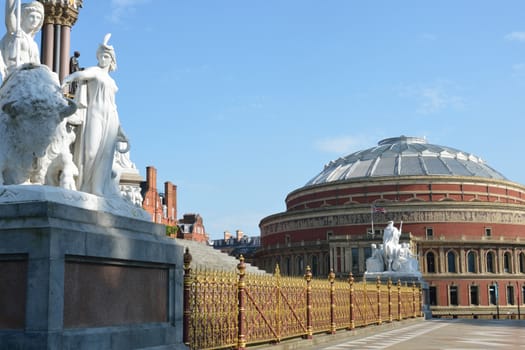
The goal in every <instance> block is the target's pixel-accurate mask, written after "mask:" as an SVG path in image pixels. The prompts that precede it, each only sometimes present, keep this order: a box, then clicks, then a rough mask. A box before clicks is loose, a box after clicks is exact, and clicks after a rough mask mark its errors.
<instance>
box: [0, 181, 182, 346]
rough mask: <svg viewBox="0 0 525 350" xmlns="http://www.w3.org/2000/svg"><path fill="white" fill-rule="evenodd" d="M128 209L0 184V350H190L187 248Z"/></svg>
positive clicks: (55, 190)
mask: <svg viewBox="0 0 525 350" xmlns="http://www.w3.org/2000/svg"><path fill="white" fill-rule="evenodd" d="M124 207H125V205H124V204H122V203H120V204H118V203H108V202H107V201H105V200H104V199H101V198H98V197H95V196H91V195H88V194H85V193H80V192H73V191H66V190H62V189H59V188H52V187H47V186H3V187H2V186H0V349H97V350H101V349H141V348H146V349H147V348H153V347H155V349H178V348H181V349H182V348H184V346H183V345H182V314H183V310H182V307H183V302H182V291H183V287H182V281H183V278H182V274H183V270H182V262H183V248H182V247H181V246H179V245H177V244H176V241H174V240H172V239H169V238H166V237H165V231H164V230H165V229H164V226H162V225H157V224H153V223H151V222H149V221H146V220H145V219H144V217H145V216H144V215H143V213H141V212H140V210H141V209H140V208H135V209H137V210H136V211H134V212H133V211H128V212H127V213H128V214H129V215H127V216H125V215H124V214H122V213H126V210H125V209H124ZM97 208H98V209H97ZM112 208H113V209H115V208H117V209H118V210H116V211H117V212H118V213H121V214H122V215H120V214H115V213H112V211H113V209H112Z"/></svg>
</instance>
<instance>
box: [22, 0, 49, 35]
mask: <svg viewBox="0 0 525 350" xmlns="http://www.w3.org/2000/svg"><path fill="white" fill-rule="evenodd" d="M21 10H22V16H27V15H29V14H30V13H31V12H38V13H39V14H40V15H41V16H42V17H41V20H40V23H39V24H38V26H37V27H36V28H35V30H33V32H34V33H36V32H38V31H39V30H40V29H41V28H42V26H43V25H44V5H42V3H40V2H38V1H32V2H28V3H23V4H22V7H21Z"/></svg>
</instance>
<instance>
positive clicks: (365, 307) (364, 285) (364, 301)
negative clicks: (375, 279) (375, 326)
mask: <svg viewBox="0 0 525 350" xmlns="http://www.w3.org/2000/svg"><path fill="white" fill-rule="evenodd" d="M367 300H368V291H367V289H366V278H365V276H363V315H362V316H363V325H364V326H368V317H367V316H368V313H367V312H366V311H367V309H368V307H367Z"/></svg>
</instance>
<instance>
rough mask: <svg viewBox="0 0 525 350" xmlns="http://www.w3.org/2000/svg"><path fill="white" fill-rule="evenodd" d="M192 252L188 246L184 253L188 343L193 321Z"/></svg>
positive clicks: (184, 330)
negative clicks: (191, 305)
mask: <svg viewBox="0 0 525 350" xmlns="http://www.w3.org/2000/svg"><path fill="white" fill-rule="evenodd" d="M191 259H192V257H191V254H190V249H189V248H188V247H186V252H185V253H184V258H183V261H184V294H183V295H184V302H183V307H184V312H183V316H182V317H183V319H182V324H183V326H182V341H183V342H184V344H186V345H190V339H189V335H190V333H189V332H190V321H191V309H190V298H191V284H192V278H191V267H190V265H191Z"/></svg>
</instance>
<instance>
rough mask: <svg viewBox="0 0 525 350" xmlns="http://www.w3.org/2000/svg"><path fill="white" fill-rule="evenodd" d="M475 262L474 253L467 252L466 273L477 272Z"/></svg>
mask: <svg viewBox="0 0 525 350" xmlns="http://www.w3.org/2000/svg"><path fill="white" fill-rule="evenodd" d="M476 260H477V259H476V253H474V252H468V255H467V264H468V272H472V273H476V272H478V271H477V269H476V266H478V264H477V261H476Z"/></svg>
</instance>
